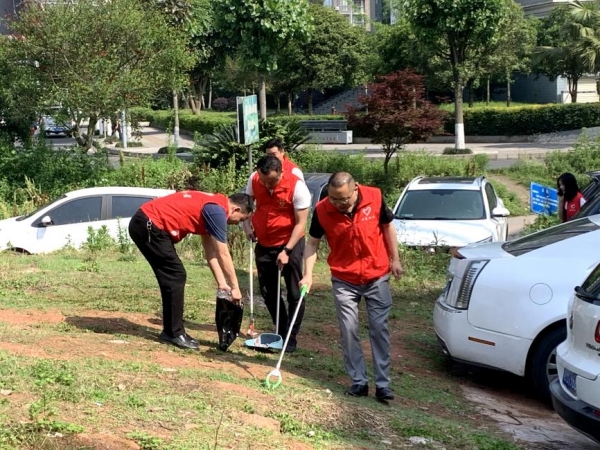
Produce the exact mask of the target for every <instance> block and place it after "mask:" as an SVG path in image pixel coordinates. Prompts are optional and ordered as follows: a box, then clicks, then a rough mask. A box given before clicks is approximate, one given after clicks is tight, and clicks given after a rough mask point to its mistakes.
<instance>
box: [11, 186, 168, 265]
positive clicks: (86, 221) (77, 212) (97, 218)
mask: <svg viewBox="0 0 600 450" xmlns="http://www.w3.org/2000/svg"><path fill="white" fill-rule="evenodd" d="M172 192H174V191H170V190H166V189H150V188H136V187H97V188H89V189H81V190H77V191H72V192H68V193H66V194H64V195H63V196H62V197H60V198H59V199H58V200H55V201H54V202H52V203H50V204H47V205H45V206H42V207H41V208H39V209H37V210H36V211H34V212H32V213H31V214H27V215H26V216H21V217H13V218H11V219H6V220H0V251H1V250H6V249H7V248H12V249H15V250H17V251H21V252H25V253H31V254H34V253H48V252H52V251H55V250H59V249H61V248H63V247H64V246H66V245H67V244H71V245H73V246H74V247H79V246H81V244H83V243H84V242H86V240H87V237H88V227H92V228H94V229H99V228H101V227H102V226H103V225H106V227H107V228H108V231H109V233H110V235H111V236H113V237H114V238H115V239H116V238H117V237H118V232H119V224H120V226H121V228H124V229H127V227H128V225H129V220H130V219H131V216H133V214H135V212H136V211H137V210H138V208H139V207H140V205H142V204H143V203H146V202H148V201H150V200H152V199H155V198H157V197H162V196H164V195H168V194H170V193H172Z"/></svg>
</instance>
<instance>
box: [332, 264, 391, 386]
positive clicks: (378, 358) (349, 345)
mask: <svg viewBox="0 0 600 450" xmlns="http://www.w3.org/2000/svg"><path fill="white" fill-rule="evenodd" d="M389 281H390V277H389V275H386V276H384V277H381V278H379V279H377V280H375V281H373V282H371V283H369V284H365V285H363V286H356V285H353V284H349V283H346V282H345V281H342V280H340V279H338V278H335V277H333V278H332V279H331V282H332V287H333V296H334V297H335V306H336V309H337V316H338V322H339V325H340V334H341V338H342V340H341V344H342V350H343V352H344V365H345V367H346V372H347V373H348V375H350V377H351V378H352V384H359V385H364V384H367V382H368V377H367V368H366V366H365V358H364V356H363V352H362V348H361V345H360V339H359V337H358V305H359V303H360V299H361V297H364V298H365V302H366V304H367V314H368V316H369V340H370V341H371V352H372V353H373V368H374V374H375V386H376V387H378V388H382V387H389V384H390V376H389V372H390V331H389V328H388V316H389V314H390V309H391V308H392V293H391V291H390V283H389Z"/></svg>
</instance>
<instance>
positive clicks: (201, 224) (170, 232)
mask: <svg viewBox="0 0 600 450" xmlns="http://www.w3.org/2000/svg"><path fill="white" fill-rule="evenodd" d="M252 208H253V205H252V199H251V198H250V197H249V196H248V195H246V194H233V195H232V196H230V197H227V196H225V195H223V194H210V193H208V192H200V191H193V190H189V191H187V190H186V191H180V192H175V193H174V194H171V195H167V196H165V197H160V198H157V199H155V200H152V201H149V202H148V203H144V204H143V205H142V206H141V208H140V209H139V210H138V211H137V212H136V213H135V214H134V216H133V217H132V218H131V221H130V222H129V235H130V236H131V239H132V240H133V242H135V245H137V247H138V248H139V250H140V252H141V253H142V255H144V257H145V258H146V260H148V262H149V263H150V266H151V267H152V270H153V271H154V274H155V275H156V279H157V280H158V285H159V287H160V294H161V297H162V305H163V331H162V333H161V334H160V336H159V340H160V341H161V342H164V343H167V344H172V345H175V346H176V347H179V348H183V349H191V350H198V348H199V344H198V341H197V340H196V339H194V338H192V337H191V336H190V335H188V334H187V333H186V331H185V328H184V327H183V299H184V290H185V281H186V278H187V274H186V271H185V267H183V263H182V262H181V259H179V256H178V255H177V251H176V250H175V244H176V243H177V242H180V241H181V240H182V239H183V238H185V237H186V236H187V235H188V234H197V235H200V236H201V237H202V247H203V249H204V254H205V256H206V260H207V262H208V266H209V268H210V270H211V272H212V274H213V276H214V277H215V280H216V282H217V285H218V288H219V289H223V290H225V291H228V292H231V298H232V299H233V300H234V301H240V300H241V298H242V293H241V292H240V288H239V283H238V280H237V276H236V274H235V268H234V266H233V261H232V259H231V254H230V253H229V247H228V246H227V224H237V223H240V222H242V221H245V220H246V219H248V218H249V217H250V215H251V214H252Z"/></svg>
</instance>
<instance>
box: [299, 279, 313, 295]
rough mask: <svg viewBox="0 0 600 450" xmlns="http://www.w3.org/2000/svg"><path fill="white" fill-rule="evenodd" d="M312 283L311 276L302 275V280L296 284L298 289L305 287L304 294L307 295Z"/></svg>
mask: <svg viewBox="0 0 600 450" xmlns="http://www.w3.org/2000/svg"><path fill="white" fill-rule="evenodd" d="M312 283H313V280H312V275H304V278H302V279H301V280H300V282H299V283H298V287H299V288H300V289H302V286H306V293H307V294H309V293H310V288H311V287H312Z"/></svg>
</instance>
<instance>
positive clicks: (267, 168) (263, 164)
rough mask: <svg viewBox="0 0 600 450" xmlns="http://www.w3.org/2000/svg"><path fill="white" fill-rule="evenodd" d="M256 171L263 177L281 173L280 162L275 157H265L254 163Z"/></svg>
mask: <svg viewBox="0 0 600 450" xmlns="http://www.w3.org/2000/svg"><path fill="white" fill-rule="evenodd" d="M256 170H258V171H260V173H262V174H263V175H269V174H270V173H271V172H277V173H281V171H282V166H281V161H279V160H278V159H277V158H276V157H275V156H272V155H265V156H263V157H262V158H260V159H259V160H258V162H257V163H256Z"/></svg>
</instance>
